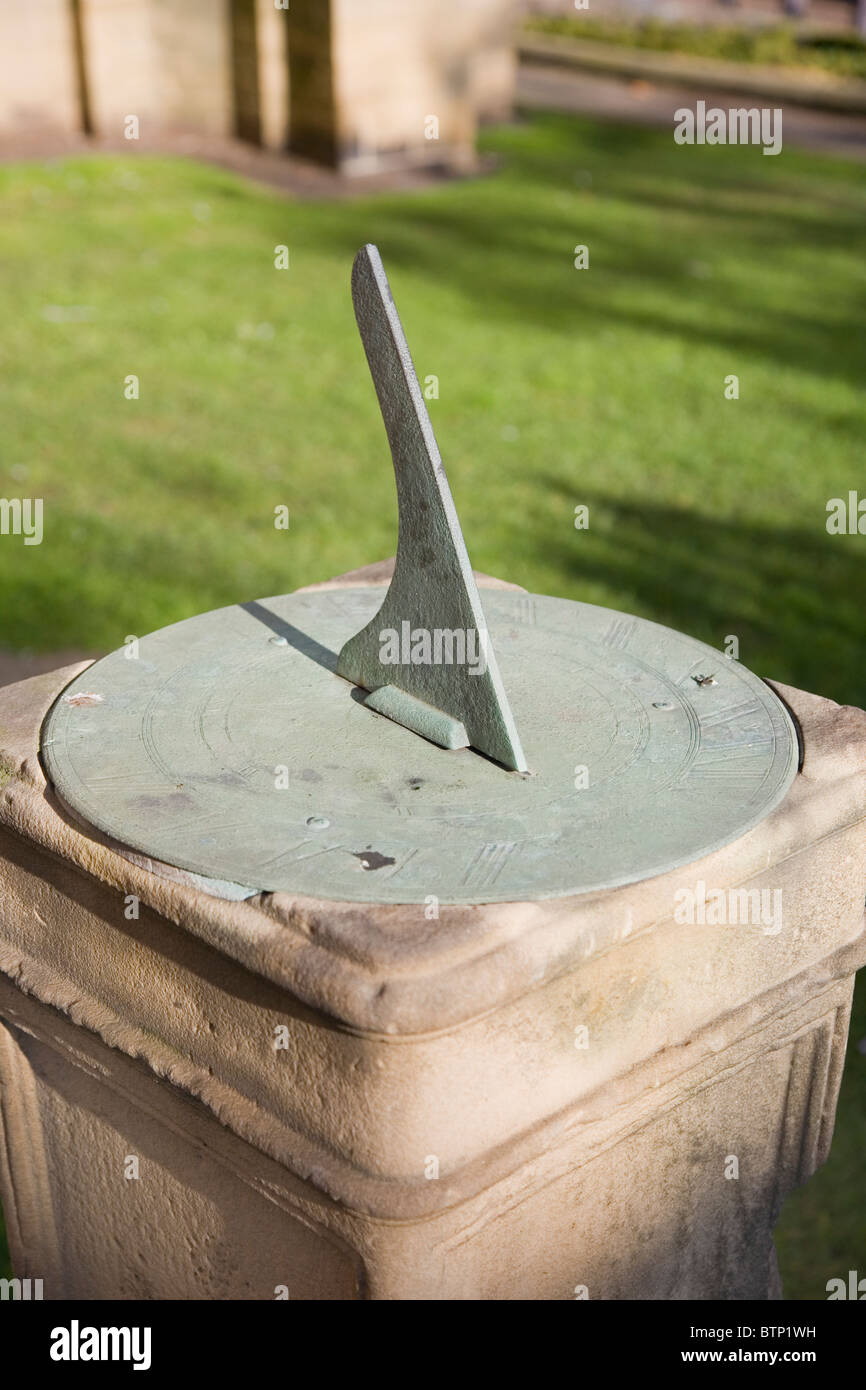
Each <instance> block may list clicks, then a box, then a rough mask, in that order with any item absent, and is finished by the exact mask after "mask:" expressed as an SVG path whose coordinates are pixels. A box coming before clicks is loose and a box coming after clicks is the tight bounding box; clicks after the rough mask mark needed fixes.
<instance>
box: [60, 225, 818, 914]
mask: <svg viewBox="0 0 866 1390" xmlns="http://www.w3.org/2000/svg"><path fill="white" fill-rule="evenodd" d="M352 288H353V298H354V303H355V310H356V316H357V318H358V323H359V328H360V330H361V336H362V339H363V341H364V346H365V349H366V352H367V356H368V361H369V363H370V368H371V371H372V374H373V379H374V383H375V385H376V390H377V394H378V397H379V401H380V405H381V407H382V413H383V417H384V420H385V425H386V429H387V432H388V437H389V442H390V444H391V450H392V455H393V459H394V468H395V475H396V479H397V491H398V505H399V523H400V526H399V543H398V552H397V561H396V566H395V574H394V579H393V581H392V583H391V585H390V587H389V588H388V589H387V591H385V590H383V588H382V587H377V586H371V587H367V588H357V587H350V588H342V589H340V588H337V589H329V590H319V591H312V592H308V593H294V594H288V595H284V596H281V597H276V598H270V599H263V600H260V601H259V602H257V603H249V604H240V605H236V606H233V607H230V608H224V609H220V610H216V611H215V612H211V613H205V614H201V615H199V616H197V617H194V618H189V619H187V620H185V621H184V622H181V623H177V624H175V625H174V626H172V627H168V628H163V629H161V630H159V631H157V632H155V633H152V634H150V635H149V636H147V637H144V638H141V639H140V641H139V645H138V657H137V659H133V660H130V659H128V649H126V648H124V649H123V650H121V651H117V652H114V653H112V654H111V655H110V656H107V657H105V658H104V659H103V660H101V661H99V662H96V663H95V664H94V665H93V666H91V667H89V668H88V669H87V670H86V671H85V672H84V673H83V674H82V675H80V676H79V677H77V678H76V680H75V681H73V682H72V684H71V685H70V686H69V687H68V688H67V689H66V690H65V691H64V692H63V694H62V695H61V696H60V697H59V699H58V700H57V702H56V703H55V705H54V707H53V709H52V711H51V712H50V714H49V716H48V718H47V720H46V723H45V726H44V729H43V739H42V755H43V760H44V763H45V767H46V772H47V775H48V777H49V779H50V780H51V781H52V782H53V784H54V786H55V788H56V790H57V792H58V794H59V796H60V798H61V800H62V801H63V802H64V803H65V804H66V806H67V807H68V808H69V809H70V810H71V811H72V812H73V813H74V814H75V816H76V817H78V818H79V819H81V820H83V821H85V822H88V823H89V824H91V825H93V826H95V827H97V828H98V829H99V830H100V831H102V832H103V833H104V834H106V835H109V836H110V837H112V839H113V840H115V841H117V842H119V843H120V844H121V845H123V846H127V847H128V848H129V849H130V850H131V851H134V852H135V853H136V854H138V855H142V856H148V857H150V858H151V859H152V860H154V861H157V865H166V866H168V865H170V866H174V867H175V868H177V869H181V870H184V871H188V872H190V873H193V874H197V875H200V876H201V877H203V878H205V879H208V880H217V881H220V882H221V883H231V884H235V885H240V886H241V888H243V889H245V890H247V891H248V892H250V893H254V892H258V891H284V892H292V893H297V894H305V895H311V896H315V897H321V898H330V899H335V900H350V901H351V900H360V901H377V902H425V900H427V899H429V898H430V897H435V898H437V899H438V900H439V901H440V902H443V903H448V902H491V901H492V902H495V901H509V900H523V899H533V898H544V897H553V896H563V895H566V894H569V893H578V892H586V891H590V890H593V889H600V888H604V887H610V886H614V885H616V884H621V883H627V882H631V881H634V880H637V879H640V878H645V877H648V876H650V875H653V874H657V873H660V872H663V871H664V870H666V869H669V868H672V867H674V866H676V865H678V864H684V863H689V862H692V861H694V860H696V859H699V858H701V857H702V856H703V855H705V854H706V853H708V852H709V851H711V850H713V849H715V848H718V847H719V846H721V845H723V844H725V843H727V842H729V841H730V840H733V839H735V838H737V837H738V836H739V835H741V834H743V833H744V832H745V831H746V830H748V829H749V828H750V827H751V826H753V825H755V824H757V823H758V822H759V821H760V820H761V819H763V817H764V816H766V815H767V814H768V813H769V811H770V810H772V809H773V807H774V806H776V805H777V804H778V803H779V801H781V799H782V798H783V796H784V795H785V792H786V791H787V789H788V786H789V785H790V782H791V780H792V779H793V777H794V775H795V773H796V770H797V743H796V736H795V732H794V729H793V725H792V723H791V720H790V718H789V716H788V714H787V712H786V710H785V708H784V706H783V705H782V703H781V702H780V701H779V700H778V699H777V698H776V696H775V695H774V694H773V692H772V691H771V690H769V688H768V687H767V686H766V685H765V684H764V682H763V681H761V680H760V679H759V678H758V677H757V676H755V675H753V674H752V673H751V672H750V671H748V670H747V669H746V668H745V667H743V666H741V665H739V664H738V663H737V662H734V661H732V660H730V659H729V658H727V657H725V656H724V655H722V654H721V653H720V652H718V651H715V650H714V649H713V648H711V647H708V646H706V645H705V644H703V643H701V642H697V641H695V640H694V639H693V638H690V637H688V636H685V635H684V634H681V633H677V632H673V631H672V630H670V629H667V628H664V627H661V626H659V625H657V624H654V623H650V622H647V621H646V620H643V619H640V618H636V617H631V616H629V615H626V614H621V613H616V612H614V611H612V610H609V609H603V608H598V607H593V606H591V605H587V604H582V603H575V602H572V601H570V600H566V599H557V598H549V597H545V596H542V595H536V594H524V593H521V592H517V591H513V590H504V589H503V590H496V589H487V590H484V592H483V598H482V596H481V595H480V594H479V592H478V590H477V588H476V584H475V580H474V578H473V575H472V571H471V568H470V565H469V560H468V556H467V554H466V547H465V544H464V542H463V537H462V534H461V531H460V526H459V522H458V520H457V514H456V511H455V509H454V504H453V500H452V498H451V493H450V489H449V487H448V483H447V479H446V478H445V473H444V469H443V468H442V464H441V460H440V458H439V453H438V449H437V447H436V441H435V439H434V437H433V431H432V428H431V426H430V421H429V418H428V416H427V411H426V407H425V404H424V400H423V397H422V395H421V391H420V388H419V386H418V382H417V379H416V376H415V372H414V368H413V366H412V362H411V358H410V356H409V351H408V347H407V346H406V342H405V338H404V336H403V332H402V328H401V326H400V321H399V318H398V317H397V312H396V309H395V307H394V303H393V299H392V297H391V293H390V289H389V287H388V282H387V279H386V277H385V273H384V270H383V268H382V265H381V261H380V259H379V256H378V252H377V251H376V250H375V248H374V247H365V248H363V249H362V251H361V252H359V254H358V257H357V258H356V263H355V269H354V272H353V286H352ZM437 632H438V633H440V634H443V633H444V634H450V637H446V639H445V640H444V641H440V642H439V643H438V645H437V643H436V641H435V634H436V633H437ZM385 633H392V634H396V636H397V639H398V640H397V642H396V645H395V643H394V641H393V639H388V640H387V641H386V640H384V639H383V634H385ZM424 633H428V634H429V641H428V642H427V643H426V644H425V642H424V641H423V640H422V637H423V634H424ZM413 634H415V651H416V654H418V653H419V652H420V655H421V658H422V659H421V660H418V661H413V660H411V659H409V660H408V661H407V660H404V659H403V658H405V657H406V656H407V655H408V656H409V657H410V658H411V654H412V641H413V637H412V635H413ZM458 636H461V640H462V641H463V643H464V646H463V651H464V654H465V658H466V659H464V660H463V661H458V660H455V659H454V658H455V657H459V656H460V652H461V649H460V644H459V642H457V637H458ZM428 651H429V652H430V653H433V654H435V653H436V652H438V654H439V660H438V661H437V660H432V659H431V660H425V659H423V658H424V657H425V655H426V653H427V652H428ZM383 653H384V654H385V655H386V656H387V657H388V660H384V661H383V659H382V656H383ZM479 654H480V655H481V656H482V657H483V659H478V658H479ZM395 656H396V658H397V659H396V660H394V659H393V658H394V657H395ZM449 657H450V658H451V659H449ZM471 657H474V658H475V659H474V660H470V659H469V658H471Z"/></svg>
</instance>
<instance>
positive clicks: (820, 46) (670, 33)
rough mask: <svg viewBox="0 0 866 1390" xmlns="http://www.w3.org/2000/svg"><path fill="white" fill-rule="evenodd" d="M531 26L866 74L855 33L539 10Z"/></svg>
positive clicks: (865, 50)
mask: <svg viewBox="0 0 866 1390" xmlns="http://www.w3.org/2000/svg"><path fill="white" fill-rule="evenodd" d="M527 29H529V30H535V31H538V32H541V33H546V34H561V35H563V36H564V37H566V38H571V39H595V40H596V41H600V42H602V43H615V44H624V45H625V46H626V47H627V48H642V49H646V50H647V51H649V52H652V53H687V54H691V55H693V56H694V57H697V58H720V59H723V60H724V61H725V62H731V63H760V64H766V65H767V66H769V67H791V68H813V69H818V70H820V71H822V72H829V73H833V74H834V75H835V76H836V77H856V78H861V79H866V41H864V40H863V39H862V38H860V36H859V35H858V34H854V33H826V34H822V33H816V32H810V31H806V32H805V33H803V32H798V30H797V29H796V28H795V27H794V26H793V25H791V24H768V25H760V26H758V25H756V26H754V27H752V26H746V25H742V24H741V25H736V24H734V25H730V26H726V25H714V24H688V23H683V24H680V23H676V22H669V21H667V20H659V19H644V20H628V19H623V20H611V19H592V18H589V17H586V16H584V15H582V14H580V15H534V16H533V17H532V18H531V19H530V20H528V22H527Z"/></svg>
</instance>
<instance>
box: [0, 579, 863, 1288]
mask: <svg viewBox="0 0 866 1390" xmlns="http://www.w3.org/2000/svg"><path fill="white" fill-rule="evenodd" d="M363 580H364V582H367V583H369V582H370V579H369V576H368V575H366V574H365V575H363ZM337 582H351V579H350V580H348V581H346V580H344V581H337ZM80 669H81V668H80V667H69V668H67V669H66V670H63V671H56V672H53V673H51V674H49V675H47V676H42V677H37V678H35V679H33V680H29V681H25V682H22V683H21V684H19V685H17V686H11V687H8V688H6V689H3V690H0V784H2V785H0V893H2V898H0V1020H2V1029H0V1037H2V1049H0V1101H2V1129H3V1135H2V1143H0V1183H2V1199H3V1204H4V1208H5V1212H6V1219H7V1223H8V1228H9V1238H10V1246H11V1250H12V1259H13V1266H14V1270H15V1273H16V1274H17V1275H19V1276H20V1277H22V1278H25V1277H30V1278H41V1279H43V1281H44V1291H45V1297H46V1298H70V1297H78V1298H160V1299H164V1298H188V1299H195V1298H226V1299H228V1298H246V1299H271V1298H274V1297H278V1296H285V1294H288V1296H289V1297H291V1298H295V1299H304V1298H311V1299H331V1298H371V1299H512V1298H518V1299H572V1298H575V1297H582V1296H587V1295H588V1296H589V1297H590V1298H594V1299H599V1298H600V1299H629V1298H645V1299H681V1298H705V1299H717V1298H718V1299H739V1298H751V1297H757V1298H765V1297H768V1296H773V1295H774V1294H775V1293H776V1292H777V1288H778V1285H777V1276H776V1269H775V1256H774V1252H773V1246H772V1227H773V1224H774V1222H775V1220H776V1217H777V1214H778V1212H779V1209H780V1206H781V1203H782V1201H783V1200H784V1198H785V1196H786V1194H787V1193H788V1192H790V1191H791V1189H792V1188H793V1187H794V1186H795V1185H796V1184H798V1183H800V1182H803V1181H804V1180H805V1179H807V1178H808V1177H809V1175H810V1174H811V1173H812V1172H813V1171H814V1169H815V1168H816V1166H817V1165H818V1164H820V1163H821V1162H822V1161H823V1159H824V1158H825V1157H826V1154H827V1152H828V1148H829V1144H830V1138H831V1134H832V1128H833V1117H834V1110H835V1104H836V1096H837V1091H838V1085H839V1077H840V1070H841V1066H842V1058H843V1053H844V1045H845V1038H846V1031H847V1022H848V1012H849V1007H850V999H851V990H852V980H853V972H854V971H855V969H856V968H857V967H858V966H859V965H861V964H862V963H863V961H864V959H866V934H864V919H863V902H864V875H866V715H864V714H863V713H862V712H861V711H859V710H854V709H845V708H840V707H839V706H837V705H834V704H832V703H830V702H829V701H826V700H822V699H819V698H817V697H815V696H812V695H806V694H803V693H801V692H797V691H792V690H787V689H784V688H781V687H780V688H779V691H780V694H781V695H782V697H783V698H784V699H785V700H786V701H787V702H788V703H789V705H790V708H791V709H792V711H793V714H794V716H795V718H796V720H797V721H798V723H799V726H800V729H801V731H802V736H803V753H804V757H803V765H802V770H801V772H800V774H799V775H798V776H797V778H796V780H795V782H794V784H793V786H792V788H791V791H790V793H789V795H788V797H787V798H786V800H785V802H784V803H783V804H782V806H781V807H780V808H779V809H778V810H776V811H775V812H774V813H773V814H772V815H771V816H770V817H768V818H767V819H766V820H765V821H764V822H763V823H762V824H761V825H760V826H758V827H757V828H756V829H755V830H753V831H751V832H749V833H748V834H747V835H745V836H743V837H742V838H741V839H740V840H738V841H736V842H735V843H734V844H731V845H728V846H727V847H725V848H724V849H722V850H719V851H718V852H716V853H714V854H712V855H710V856H708V857H707V858H706V859H704V860H703V861H701V862H700V863H698V864H693V865H690V866H689V867H688V868H687V869H680V870H675V871H673V872H671V873H668V874H665V875H662V876H660V877H658V878H654V879H651V880H648V881H646V882H643V883H639V884H635V885H632V886H629V887H625V888H620V889H617V890H615V891H612V892H606V893H599V894H591V895H585V896H581V897H575V898H567V899H560V900H550V901H544V902H536V903H515V904H506V905H497V906H495V907H484V906H481V907H447V906H443V907H442V908H441V909H440V915H439V918H438V920H428V919H427V918H426V917H425V912H424V908H423V907H375V906H369V905H363V904H361V905H359V904H346V903H336V902H324V901H313V900H310V899H301V898H294V897H291V896H288V895H285V894H275V895H266V896H261V897H257V898H253V899H249V900H247V901H245V902H228V901H223V900H221V899H219V898H215V897H211V896H209V895H208V894H206V893H204V892H202V891H201V890H200V889H198V888H196V887H195V886H194V885H192V884H191V883H188V882H184V881H183V880H182V877H180V878H177V879H171V878H167V877H165V876H163V875H161V874H157V873H154V872H150V871H149V870H148V869H147V868H146V867H144V866H143V865H142V864H136V863H133V862H130V860H129V859H128V858H126V857H124V856H123V855H122V854H120V853H119V852H117V850H116V849H113V848H111V847H109V846H107V845H105V844H102V843H100V842H99V840H98V838H97V837H94V836H93V835H91V834H90V833H87V832H85V831H83V830H82V829H81V828H79V827H78V826H76V825H75V824H74V823H73V822H72V821H71V819H70V817H68V816H67V815H65V814H64V813H62V811H61V810H60V808H59V807H58V806H57V805H56V804H55V802H54V800H53V798H52V793H51V790H50V788H47V787H46V785H45V781H44V778H43V776H42V772H41V769H40V763H39V759H38V751H37V750H38V734H39V728H40V725H41V722H42V719H43V717H44V715H45V713H46V711H47V709H48V708H49V706H50V704H51V702H52V701H53V699H54V698H55V697H56V695H57V694H58V692H59V691H60V690H61V689H62V688H63V686H64V685H65V684H66V683H67V682H68V680H69V679H71V677H72V676H73V675H74V674H75V673H76V672H77V671H78V670H80ZM444 756H447V755H444ZM701 883H703V884H705V885H706V886H707V893H708V894H709V893H710V892H711V890H712V889H721V890H725V891H726V892H727V890H730V889H746V890H753V889H767V890H769V891H770V893H771V894H772V893H773V892H776V891H780V892H781V895H782V896H781V899H780V900H779V899H772V898H771V899H770V900H768V901H772V902H774V903H779V902H780V903H781V916H780V917H778V918H776V919H774V920H773V921H772V922H763V923H762V922H761V921H758V922H757V923H754V924H743V925H711V924H707V923H703V924H702V923H701V922H700V921H699V920H696V921H694V922H693V923H688V922H682V921H677V920H676V919H677V916H678V915H680V916H681V915H682V914H681V912H680V908H679V906H678V905H679V904H680V903H681V901H682V894H683V893H684V891H685V890H687V889H695V888H696V885H699V884H701ZM698 897H699V898H700V889H698ZM777 927H778V929H777Z"/></svg>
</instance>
